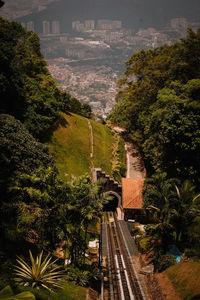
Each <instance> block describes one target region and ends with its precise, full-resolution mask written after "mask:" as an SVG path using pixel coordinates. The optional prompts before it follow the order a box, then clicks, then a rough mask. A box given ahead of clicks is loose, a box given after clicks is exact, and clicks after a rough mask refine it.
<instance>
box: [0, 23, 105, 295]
mask: <svg viewBox="0 0 200 300" xmlns="http://www.w3.org/2000/svg"><path fill="white" fill-rule="evenodd" d="M0 40H1V44H0V99H1V102H0V112H1V114H0V189H1V202H0V219H1V222H0V239H1V240H0V245H1V248H0V264H1V271H0V288H4V287H5V286H6V285H8V284H9V285H10V287H7V288H6V289H5V290H3V292H2V293H3V294H2V296H3V295H4V293H5V295H8V296H9V295H10V297H11V296H13V294H12V293H20V292H23V290H20V285H21V286H28V287H29V288H30V289H31V287H37V288H41V287H42V286H43V290H45V288H46V293H47V294H45V292H44V291H42V293H43V294H44V295H43V296H41V295H39V294H38V296H37V299H47V298H48V293H49V291H51V289H52V288H53V287H55V288H56V287H57V286H58V285H57V283H56V280H54V279H58V280H60V277H61V275H62V276H63V274H64V275H65V276H68V278H71V280H73V281H75V282H79V281H81V283H82V285H84V284H87V282H88V280H90V278H91V277H93V275H92V274H93V273H94V272H95V270H96V269H95V268H94V267H93V266H91V265H90V266H89V265H88V264H86V261H85V253H86V250H87V244H88V239H91V235H94V236H93V238H94V237H95V234H94V233H93V234H92V233H88V228H89V226H94V227H95V226H96V225H95V224H96V222H97V220H98V217H99V216H100V215H101V211H102V206H103V201H104V198H103V195H102V192H101V186H98V185H97V184H94V183H92V182H91V178H90V176H87V175H85V176H82V177H79V178H73V179H72V180H71V181H70V182H68V183H64V182H62V181H61V180H60V179H58V169H57V168H56V166H55V164H54V161H53V158H52V157H51V155H50V154H49V150H48V147H47V146H46V145H45V144H43V143H42V141H43V140H45V138H46V137H47V136H48V135H49V134H50V133H51V130H52V127H55V126H56V124H57V123H58V124H59V122H61V123H62V121H63V119H62V114H61V112H65V113H69V112H75V113H78V114H81V115H83V116H86V117H90V116H91V108H90V106H89V105H87V104H81V103H80V102H79V100H77V99H75V98H73V97H71V96H70V95H69V94H68V93H66V92H63V91H61V90H59V88H58V87H57V85H56V82H55V80H54V79H53V78H52V77H51V75H50V73H49V72H48V69H47V64H46V61H45V60H44V58H43V55H42V54H41V51H40V43H39V38H38V36H37V35H36V34H35V33H33V32H27V31H26V30H25V29H24V28H23V27H22V26H21V25H20V24H18V23H15V22H9V21H7V20H4V19H3V18H1V19H0ZM63 241H65V242H64V244H62V247H61V249H62V251H64V252H65V253H66V256H64V254H63V256H62V259H61V261H60V262H57V264H58V267H59V265H60V264H62V265H63V266H64V258H65V257H67V258H68V259H69V260H70V261H71V267H70V269H68V270H65V271H64V267H63V272H61V271H56V270H57V269H55V271H54V272H53V271H52V270H51V269H52V266H54V264H53V262H52V263H50V260H49V259H50V258H49V257H48V259H47V258H45V259H44V261H43V263H42V259H43V258H42V252H41V254H40V256H38V259H39V261H40V271H42V270H43V271H44V269H43V268H44V266H45V268H46V271H45V272H46V273H45V276H44V278H43V275H44V274H43V273H44V272H43V271H42V272H43V273H40V274H39V276H38V273H37V275H36V273H35V274H34V271H33V272H32V271H30V272H32V273H31V274H30V276H29V277H27V274H26V271H27V264H26V263H25V262H24V260H23V259H25V260H27V259H28V253H29V250H30V251H31V252H30V261H31V262H32V266H33V269H34V263H35V264H38V260H35V261H34V256H35V255H36V254H38V253H39V252H40V251H43V252H44V254H43V256H46V254H48V253H51V254H53V253H54V254H55V255H56V256H57V254H56V252H55V251H56V249H57V248H58V247H59V246H60V244H61V242H63ZM64 252H62V253H64ZM32 253H33V256H32ZM17 255H20V257H21V256H22V255H23V258H20V259H19V260H18V264H19V265H18V267H16V270H15V271H14V265H15V264H16V256H17ZM39 257H40V258H39ZM37 268H39V266H38V265H37ZM37 268H36V269H34V270H36V271H35V272H38V270H39V269H37ZM56 268H57V267H56ZM66 268H67V267H66ZM74 270H76V271H74ZM23 272H24V273H23ZM52 272H53V273H52ZM61 273H63V274H61ZM69 274H71V275H69ZM52 276H53V277H52ZM15 277H16V278H15ZM54 277H55V278H54ZM16 282H18V283H19V285H16ZM11 287H12V289H13V290H12V289H11ZM27 289H28V288H27ZM30 289H29V292H31V291H30ZM26 292H27V291H25V292H23V293H25V296H26ZM34 293H35V291H34ZM37 293H40V290H39V291H38V292H37ZM0 296H1V295H0ZM29 296H30V295H29ZM33 297H34V296H33ZM42 297H43V298H42ZM65 297H67V296H66V295H65ZM16 299H18V298H16ZM20 299H21V298H20ZM24 299H27V298H24ZM28 299H34V298H28Z"/></svg>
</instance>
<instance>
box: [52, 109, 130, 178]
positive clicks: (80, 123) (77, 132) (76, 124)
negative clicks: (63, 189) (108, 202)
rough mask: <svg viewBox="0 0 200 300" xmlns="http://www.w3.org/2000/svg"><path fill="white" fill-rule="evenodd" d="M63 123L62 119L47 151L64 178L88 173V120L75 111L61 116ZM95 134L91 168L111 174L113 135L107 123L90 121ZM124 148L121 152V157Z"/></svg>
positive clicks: (89, 148) (89, 147)
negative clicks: (92, 166) (98, 168)
mask: <svg viewBox="0 0 200 300" xmlns="http://www.w3.org/2000/svg"><path fill="white" fill-rule="evenodd" d="M63 116H64V118H65V124H64V123H63V122H61V124H59V125H58V127H57V128H56V129H55V130H54V131H53V133H52V135H51V141H50V142H49V143H48V144H49V146H50V153H51V154H52V156H53V157H54V159H55V162H56V166H57V167H58V169H59V171H60V177H61V178H62V179H63V180H66V181H67V180H69V178H70V175H72V174H73V175H75V176H80V175H83V174H85V173H90V151H91V145H90V130H89V127H88V123H87V120H86V119H85V118H84V117H81V116H79V115H76V114H70V115H64V114H63ZM90 122H91V124H92V128H93V135H94V158H93V165H94V167H100V168H102V170H103V171H105V172H106V173H107V174H109V175H111V174H112V148H113V143H114V137H113V135H112V133H111V131H110V129H108V128H107V127H106V126H104V125H102V124H100V123H97V122H95V121H92V120H90ZM123 151H124V149H123V147H122V146H120V153H121V152H122V154H121V155H120V157H121V158H123Z"/></svg>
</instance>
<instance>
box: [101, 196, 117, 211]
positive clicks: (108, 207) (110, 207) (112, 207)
mask: <svg viewBox="0 0 200 300" xmlns="http://www.w3.org/2000/svg"><path fill="white" fill-rule="evenodd" d="M105 194H107V195H109V196H111V200H110V201H109V202H108V203H106V204H105V205H104V207H103V211H113V212H115V211H116V209H117V207H119V206H120V203H121V197H120V195H119V194H117V193H116V192H113V191H109V192H106V193H105Z"/></svg>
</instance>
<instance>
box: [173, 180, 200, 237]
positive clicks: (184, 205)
mask: <svg viewBox="0 0 200 300" xmlns="http://www.w3.org/2000/svg"><path fill="white" fill-rule="evenodd" d="M175 189H176V193H177V197H178V199H179V203H178V206H177V211H178V213H179V218H177V222H176V227H177V239H178V240H179V241H180V240H181V238H182V236H183V235H184V234H185V232H186V228H187V226H188V225H189V224H190V223H191V221H192V220H193V219H194V218H195V217H196V216H197V215H198V213H199V207H198V205H196V203H197V200H198V199H199V198H200V194H196V193H195V189H196V187H195V186H194V185H193V184H192V183H191V182H190V181H189V180H185V181H184V183H183V185H182V186H181V187H178V186H177V185H175Z"/></svg>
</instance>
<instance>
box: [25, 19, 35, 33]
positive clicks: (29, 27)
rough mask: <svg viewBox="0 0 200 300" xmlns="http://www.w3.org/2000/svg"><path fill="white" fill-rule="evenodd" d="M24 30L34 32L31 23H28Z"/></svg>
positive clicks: (32, 23)
mask: <svg viewBox="0 0 200 300" xmlns="http://www.w3.org/2000/svg"><path fill="white" fill-rule="evenodd" d="M26 29H27V30H30V31H34V30H35V29H34V22H33V21H30V22H28V23H27V24H26Z"/></svg>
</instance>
